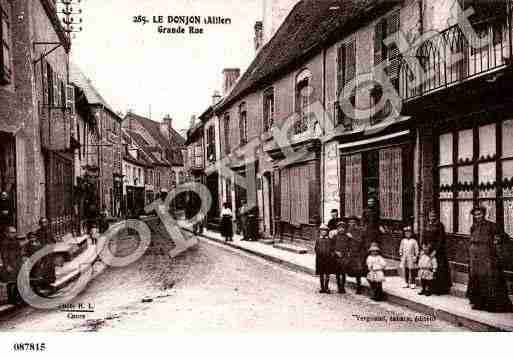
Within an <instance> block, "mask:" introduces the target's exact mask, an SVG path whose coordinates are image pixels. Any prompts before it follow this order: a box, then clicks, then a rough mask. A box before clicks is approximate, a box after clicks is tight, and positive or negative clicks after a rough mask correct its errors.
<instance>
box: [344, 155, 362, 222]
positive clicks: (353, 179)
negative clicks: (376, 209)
mask: <svg viewBox="0 0 513 359" xmlns="http://www.w3.org/2000/svg"><path fill="white" fill-rule="evenodd" d="M342 160H343V162H342V163H343V165H344V173H345V181H344V199H345V201H344V208H345V210H344V215H345V217H351V216H357V217H360V216H361V215H362V212H363V185H362V180H363V178H362V154H361V153H358V154H355V155H351V156H345V157H343V158H342Z"/></svg>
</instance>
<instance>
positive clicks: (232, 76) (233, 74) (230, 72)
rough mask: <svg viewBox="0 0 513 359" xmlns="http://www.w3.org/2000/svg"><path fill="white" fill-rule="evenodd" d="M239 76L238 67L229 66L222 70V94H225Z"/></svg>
mask: <svg viewBox="0 0 513 359" xmlns="http://www.w3.org/2000/svg"><path fill="white" fill-rule="evenodd" d="M239 76H240V69H238V68H231V69H224V70H223V95H224V96H226V95H227V94H228V93H229V92H230V90H231V89H232V87H233V85H235V82H237V79H238V78H239Z"/></svg>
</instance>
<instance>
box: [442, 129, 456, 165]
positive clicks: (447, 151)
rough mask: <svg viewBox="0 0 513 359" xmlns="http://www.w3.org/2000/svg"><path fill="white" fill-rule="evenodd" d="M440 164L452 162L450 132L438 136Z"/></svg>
mask: <svg viewBox="0 0 513 359" xmlns="http://www.w3.org/2000/svg"><path fill="white" fill-rule="evenodd" d="M439 153H440V166H444V165H450V164H452V153H453V150H452V133H446V134H444V135H441V136H440V151H439Z"/></svg>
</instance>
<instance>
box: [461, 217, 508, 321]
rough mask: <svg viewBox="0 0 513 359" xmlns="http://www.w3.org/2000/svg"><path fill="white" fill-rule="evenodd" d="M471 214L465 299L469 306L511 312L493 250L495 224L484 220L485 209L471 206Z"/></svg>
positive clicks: (496, 243)
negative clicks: (471, 222) (472, 220)
mask: <svg viewBox="0 0 513 359" xmlns="http://www.w3.org/2000/svg"><path fill="white" fill-rule="evenodd" d="M471 213H472V215H473V216H474V224H473V225H472V227H471V229H470V245H469V264H470V266H469V283H468V287H467V298H468V299H469V300H470V305H471V306H472V309H476V310H486V311H489V312H512V311H513V305H512V304H511V301H510V299H509V297H508V291H507V287H506V280H505V278H504V274H503V272H502V266H501V263H500V260H499V253H498V250H497V245H498V244H499V236H498V232H497V225H496V224H495V223H492V222H489V221H487V220H485V219H484V216H485V214H486V209H485V208H474V209H473V210H472V212H471Z"/></svg>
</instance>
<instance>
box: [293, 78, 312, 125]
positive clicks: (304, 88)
mask: <svg viewBox="0 0 513 359" xmlns="http://www.w3.org/2000/svg"><path fill="white" fill-rule="evenodd" d="M310 79H311V73H310V71H309V70H303V71H302V72H301V73H300V74H299V75H298V77H297V79H296V114H297V119H296V122H295V124H294V133H295V134H300V133H303V132H305V131H306V130H308V123H309V120H308V117H309V116H310V96H311V93H310V92H311V88H310Z"/></svg>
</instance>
